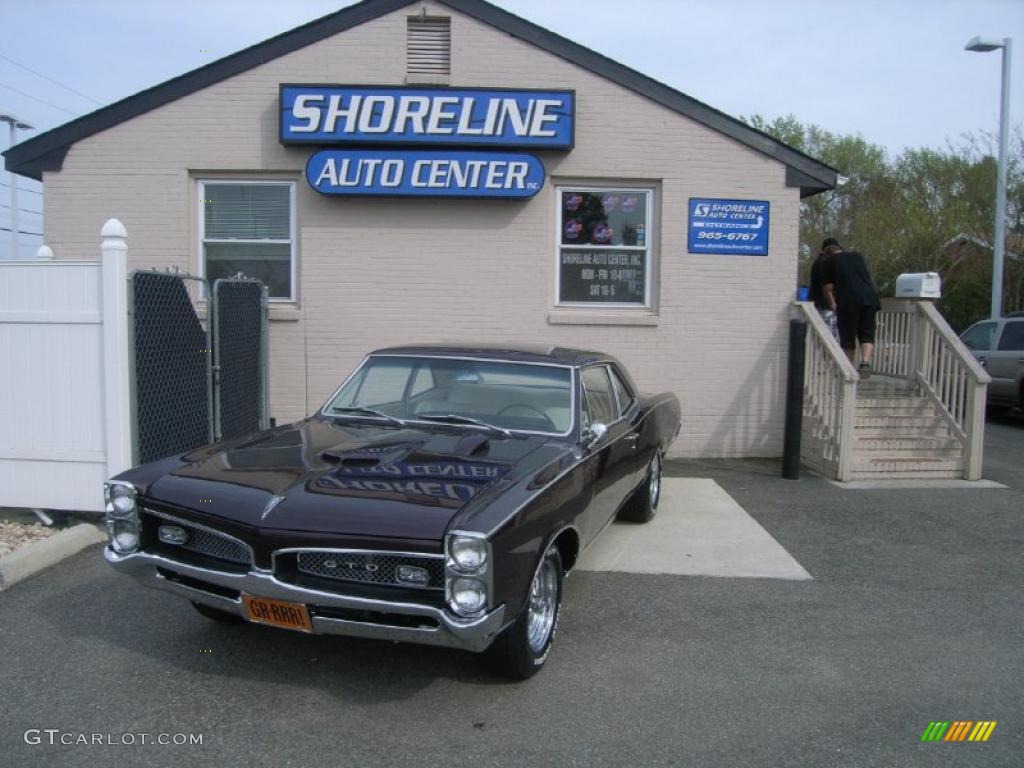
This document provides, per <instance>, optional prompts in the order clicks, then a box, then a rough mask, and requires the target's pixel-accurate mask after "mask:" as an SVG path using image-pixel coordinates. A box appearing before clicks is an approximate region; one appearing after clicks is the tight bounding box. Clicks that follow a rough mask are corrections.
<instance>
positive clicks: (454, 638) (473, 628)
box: [103, 546, 505, 652]
mask: <svg viewBox="0 0 1024 768" xmlns="http://www.w3.org/2000/svg"><path fill="white" fill-rule="evenodd" d="M103 556H104V557H105V558H106V560H107V562H108V563H110V565H111V566H113V567H114V569H115V570H118V571H120V572H121V573H126V574H128V575H130V576H134V577H135V578H136V579H137V580H138V581H139V582H140V583H142V584H143V585H145V586H147V587H153V588H155V589H162V590H165V591H167V592H172V593H174V594H176V595H180V596H181V597H184V598H186V599H188V600H191V601H192V602H195V603H201V604H203V605H208V606H210V607H211V608H216V609H217V610H220V611H224V612H225V613H233V614H236V615H238V616H241V617H242V618H247V616H246V612H245V608H244V607H243V605H242V601H241V599H240V598H230V597H225V596H223V595H218V594H214V593H213V592H209V591H206V590H204V589H202V588H199V587H194V586H191V585H186V584H182V583H179V582H176V581H172V580H171V579H169V578H167V577H166V576H164V575H163V574H162V573H160V572H159V571H158V570H157V568H162V569H163V570H165V571H168V572H170V573H172V574H177V575H180V576H184V577H186V578H188V579H194V580H197V581H203V582H207V583H209V584H213V585H216V586H218V587H221V588H224V589H227V590H231V591H237V592H239V593H244V594H247V595H252V596H253V597H265V598H272V599H276V600H288V601H290V602H293V603H304V604H306V605H317V606H323V607H325V608H343V609H350V610H357V611H373V612H379V613H385V614H388V613H390V614H401V615H404V616H412V617H417V616H418V617H422V618H424V619H426V620H428V621H431V622H433V623H434V624H435V626H420V627H408V626H393V625H389V624H383V623H375V622H372V621H359V620H352V619H339V618H335V617H331V616H318V615H317V614H316V612H315V611H311V612H310V618H311V619H312V622H313V632H314V633H317V634H327V635H349V636H352V637H365V638H370V639H375V640H394V641H400V642H408V643H420V644H424V645H440V646H445V647H448V648H461V649H463V650H467V651H474V652H480V651H483V650H485V649H486V648H487V646H489V645H490V644H491V642H492V641H493V640H494V638H495V636H496V635H497V634H498V633H499V632H500V631H501V630H502V628H503V627H504V616H505V606H503V605H502V606H498V607H497V608H496V609H494V610H493V611H491V612H490V613H488V614H486V615H484V616H481V617H480V618H477V619H460V618H458V617H456V616H452V615H451V614H449V613H447V612H446V611H443V610H441V609H439V608H435V607H433V606H429V605H418V604H416V603H395V602H390V601H387V600H370V599H366V598H362V597H352V596H349V595H340V594H337V593H335V592H321V591H319V590H315V589H307V588H306V587H299V586H296V585H294V584H286V583H285V582H283V581H279V580H278V579H276V578H274V575H273V574H272V573H270V572H265V571H249V572H248V573H226V572H224V571H215V570H211V569H209V568H201V567H199V566H195V565H187V564H185V563H180V562H178V561H176V560H171V559H169V558H166V557H162V556H160V555H153V554H149V553H146V552H135V553H133V554H130V555H119V554H117V553H116V552H114V551H113V550H112V549H111V548H110V547H109V546H108V547H105V548H104V550H103Z"/></svg>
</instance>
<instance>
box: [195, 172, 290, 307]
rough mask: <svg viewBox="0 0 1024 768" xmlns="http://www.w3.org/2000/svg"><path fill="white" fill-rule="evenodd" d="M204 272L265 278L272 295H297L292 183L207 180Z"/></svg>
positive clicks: (203, 185) (211, 277)
mask: <svg viewBox="0 0 1024 768" xmlns="http://www.w3.org/2000/svg"><path fill="white" fill-rule="evenodd" d="M199 189H200V195H201V200H202V211H203V216H202V228H203V232H202V238H203V268H204V272H203V274H204V275H205V276H206V278H207V279H208V280H209V281H210V283H211V285H212V283H213V282H214V281H215V280H217V279H220V278H227V277H234V276H235V275H237V274H238V273H239V272H241V273H242V274H243V275H245V276H246V277H255V278H257V279H259V280H262V281H263V282H264V283H265V284H266V286H267V290H268V291H269V293H270V297H271V298H276V299H290V298H292V278H291V275H292V260H293V258H294V243H293V242H292V237H291V232H292V218H293V216H294V212H293V211H292V203H291V200H292V185H291V183H290V182H281V183H269V182H268V183H252V184H229V183H226V182H202V183H201V184H200V185H199Z"/></svg>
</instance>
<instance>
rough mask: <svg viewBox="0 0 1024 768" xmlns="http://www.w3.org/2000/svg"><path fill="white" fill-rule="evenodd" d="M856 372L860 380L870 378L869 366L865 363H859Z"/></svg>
mask: <svg viewBox="0 0 1024 768" xmlns="http://www.w3.org/2000/svg"><path fill="white" fill-rule="evenodd" d="M857 373H859V374H860V380H861V381H867V380H868V379H870V378H871V368H870V366H869V365H868V364H867V363H861V364H860V367H859V368H858V369H857Z"/></svg>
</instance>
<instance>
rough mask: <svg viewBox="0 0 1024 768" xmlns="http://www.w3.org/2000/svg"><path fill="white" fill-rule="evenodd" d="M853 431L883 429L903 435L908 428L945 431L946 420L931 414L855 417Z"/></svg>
mask: <svg viewBox="0 0 1024 768" xmlns="http://www.w3.org/2000/svg"><path fill="white" fill-rule="evenodd" d="M853 426H854V429H885V430H887V431H889V432H892V433H893V434H903V431H904V430H905V429H908V428H913V429H933V430H939V429H947V428H948V427H947V424H946V420H945V419H944V418H942V417H941V416H935V415H933V414H928V415H920V414H906V413H897V414H870V415H866V416H861V415H860V414H858V415H857V418H856V420H855V421H854V424H853Z"/></svg>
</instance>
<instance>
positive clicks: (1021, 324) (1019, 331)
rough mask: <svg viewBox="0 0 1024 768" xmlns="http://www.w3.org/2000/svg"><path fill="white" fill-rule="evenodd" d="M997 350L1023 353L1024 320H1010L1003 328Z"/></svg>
mask: <svg viewBox="0 0 1024 768" xmlns="http://www.w3.org/2000/svg"><path fill="white" fill-rule="evenodd" d="M999 349H1000V350H1001V351H1007V352H1020V351H1024V320H1010V321H1008V322H1007V323H1006V325H1004V326H1003V335H1002V336H1000V337H999Z"/></svg>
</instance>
